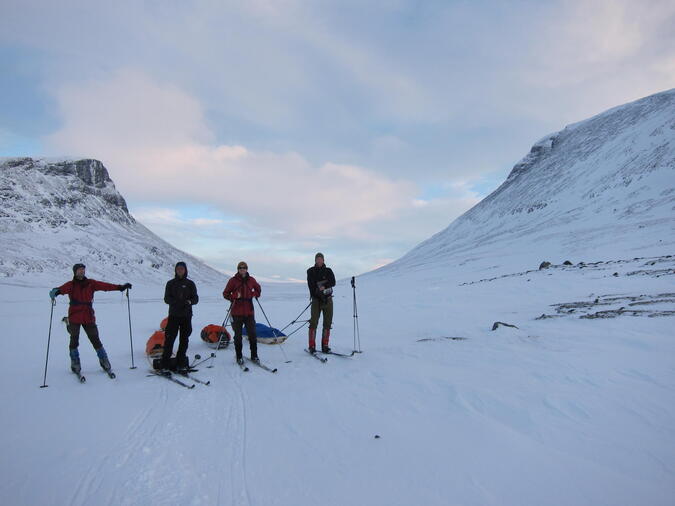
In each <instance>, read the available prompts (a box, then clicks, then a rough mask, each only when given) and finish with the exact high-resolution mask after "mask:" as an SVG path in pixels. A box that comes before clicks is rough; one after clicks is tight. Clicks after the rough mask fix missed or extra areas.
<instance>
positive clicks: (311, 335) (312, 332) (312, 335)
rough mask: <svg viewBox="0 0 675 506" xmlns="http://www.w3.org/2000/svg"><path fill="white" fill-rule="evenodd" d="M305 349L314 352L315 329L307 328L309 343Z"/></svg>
mask: <svg viewBox="0 0 675 506" xmlns="http://www.w3.org/2000/svg"><path fill="white" fill-rule="evenodd" d="M307 349H308V350H309V352H310V353H316V329H309V345H308V346H307Z"/></svg>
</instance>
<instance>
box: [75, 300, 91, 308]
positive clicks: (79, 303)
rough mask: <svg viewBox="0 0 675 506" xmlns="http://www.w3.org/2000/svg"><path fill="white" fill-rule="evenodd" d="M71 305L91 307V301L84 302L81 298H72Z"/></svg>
mask: <svg viewBox="0 0 675 506" xmlns="http://www.w3.org/2000/svg"><path fill="white" fill-rule="evenodd" d="M70 305H71V306H89V307H91V302H82V301H79V300H71V301H70Z"/></svg>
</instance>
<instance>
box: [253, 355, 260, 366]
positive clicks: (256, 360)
mask: <svg viewBox="0 0 675 506" xmlns="http://www.w3.org/2000/svg"><path fill="white" fill-rule="evenodd" d="M251 362H253V363H255V364H259V363H260V359H259V358H258V355H251Z"/></svg>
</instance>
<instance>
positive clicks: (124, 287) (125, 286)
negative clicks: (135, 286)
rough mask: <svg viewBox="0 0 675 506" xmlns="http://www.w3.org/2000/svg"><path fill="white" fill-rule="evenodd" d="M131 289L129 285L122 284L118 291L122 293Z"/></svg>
mask: <svg viewBox="0 0 675 506" xmlns="http://www.w3.org/2000/svg"><path fill="white" fill-rule="evenodd" d="M129 289H131V283H124V284H123V285H120V287H119V291H120V292H123V291H124V290H129Z"/></svg>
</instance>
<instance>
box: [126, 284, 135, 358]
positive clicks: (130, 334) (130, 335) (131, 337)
mask: <svg viewBox="0 0 675 506" xmlns="http://www.w3.org/2000/svg"><path fill="white" fill-rule="evenodd" d="M127 311H128V313H129V344H130V345H131V367H130V368H129V369H136V366H135V365H134V338H133V335H132V333H131V303H130V302H129V289H128V288H127Z"/></svg>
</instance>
